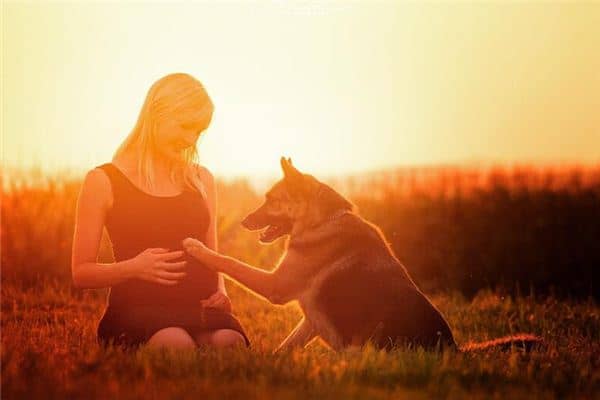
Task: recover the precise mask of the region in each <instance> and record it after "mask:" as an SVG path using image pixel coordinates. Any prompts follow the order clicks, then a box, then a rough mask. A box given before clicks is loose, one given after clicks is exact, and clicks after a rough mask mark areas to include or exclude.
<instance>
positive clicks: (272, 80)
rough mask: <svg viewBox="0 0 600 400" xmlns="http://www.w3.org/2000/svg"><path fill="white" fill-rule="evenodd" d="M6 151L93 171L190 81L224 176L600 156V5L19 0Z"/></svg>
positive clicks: (5, 84) (9, 63)
mask: <svg viewBox="0 0 600 400" xmlns="http://www.w3.org/2000/svg"><path fill="white" fill-rule="evenodd" d="M2 18H3V24H2V25H3V26H2V29H3V31H2V145H3V146H2V151H3V157H4V162H5V163H6V164H7V165H11V166H23V167H25V166H31V165H38V166H41V167H42V168H44V169H48V170H51V169H55V168H57V167H61V168H65V167H72V168H77V169H80V170H82V171H83V170H87V169H90V168H93V167H94V166H96V165H99V164H101V163H104V162H108V161H110V158H111V157H112V154H113V152H114V151H115V150H116V148H117V146H118V145H119V144H120V143H121V141H122V140H123V139H124V138H125V136H126V135H127V134H128V133H129V131H130V130H131V129H132V128H133V125H134V123H135V121H136V119H137V116H138V112H139V110H140V107H141V105H142V102H143V101H144V98H145V96H146V93H147V91H148V89H149V88H150V85H151V84H152V83H153V82H154V81H155V80H157V79H158V78H160V77H162V76H163V75H166V74H168V73H172V72H187V73H189V74H191V75H193V76H195V77H196V78H198V79H199V80H200V81H201V82H202V83H203V84H204V85H205V86H206V88H207V90H208V92H209V95H210V96H211V97H212V99H213V102H214V104H215V114H214V116H213V120H212V123H211V125H210V127H209V128H208V130H207V131H205V136H203V137H202V138H201V139H200V140H199V142H198V149H199V153H200V157H201V163H203V164H205V165H207V166H208V167H209V168H210V169H211V170H212V171H213V173H215V174H217V175H222V176H230V177H231V176H236V175H255V174H256V175H261V174H263V175H264V174H267V175H268V174H279V173H280V172H279V157H280V156H281V155H285V156H288V157H291V158H292V160H293V161H294V163H295V164H296V165H297V166H298V167H299V168H300V169H304V170H307V171H308V172H311V173H322V174H338V173H352V172H358V171H365V170H373V169H379V168H384V167H391V166H396V165H415V164H416V165H423V164H440V163H445V164H447V163H465V162H469V163H470V162H477V161H485V162H505V163H512V162H548V161H562V162H582V163H597V162H600V2H596V3H595V4H593V3H591V2H590V3H579V4H577V2H575V1H573V2H561V3H556V4H551V3H542V2H533V1H532V2H525V1H523V2H510V4H508V3H505V4H503V3H502V2H489V1H480V2H477V3H471V4H469V3H464V2H462V3H457V2H442V3H437V4H434V3H429V4H423V3H420V2H414V3H406V2H404V3H403V2H392V1H389V2H380V3H374V2H370V1H363V2H358V3H348V2H329V3H325V2H316V1H303V2H298V3H288V2H283V1H277V0H272V1H260V2H252V3H251V2H241V3H233V2H228V3H218V4H217V3H216V2H212V3H211V2H203V3H192V2H181V3H176V4H173V3H169V2H164V3H153V4H151V3H141V2H135V3H134V2H130V3H127V2H114V3H112V2H111V3H108V2H105V3H95V4H93V3H89V2H83V1H82V2H65V3H50V2H27V3H26V2H9V1H4V2H3V5H2Z"/></svg>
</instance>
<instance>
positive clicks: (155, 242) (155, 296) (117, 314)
mask: <svg viewBox="0 0 600 400" xmlns="http://www.w3.org/2000/svg"><path fill="white" fill-rule="evenodd" d="M97 168H101V169H102V170H104V172H105V173H106V174H107V175H108V177H109V179H110V182H111V187H112V192H113V206H112V208H111V209H110V210H109V211H108V214H107V215H106V221H105V225H106V229H107V232H108V235H109V238H110V241H111V243H112V246H113V254H114V256H115V261H122V260H126V259H129V258H132V257H135V256H136V255H138V254H139V253H140V252H142V251H144V250H145V249H147V248H151V247H162V248H167V249H169V251H175V250H183V246H182V240H183V239H185V238H186V237H193V238H196V239H198V240H201V241H205V239H206V234H207V230H208V224H209V211H208V207H207V204H206V202H205V200H204V198H203V197H202V195H201V194H200V193H199V192H195V191H191V190H185V191H183V192H182V193H181V194H179V195H177V196H154V195H151V194H149V193H146V192H144V191H142V190H141V189H139V188H138V187H137V186H135V185H134V184H133V182H131V181H130V180H129V178H128V177H127V176H125V175H124V174H123V172H121V170H120V169H118V168H117V167H116V166H115V165H113V164H112V163H106V164H102V165H100V166H98V167H97ZM184 259H185V260H187V261H188V263H187V265H186V272H187V275H186V276H185V277H184V278H183V279H182V280H180V281H179V283H178V284H177V285H174V286H167V285H162V284H159V283H154V282H149V281H145V280H141V279H129V280H127V281H124V282H122V283H120V284H117V285H114V286H112V287H111V288H110V289H109V292H108V296H107V305H106V309H105V311H104V315H103V316H102V319H101V320H100V321H99V323H98V326H97V339H98V343H99V344H101V345H106V344H108V343H111V342H112V343H114V344H117V345H121V346H123V347H125V348H137V347H138V346H139V345H141V344H143V343H146V342H147V341H148V339H150V337H151V336H152V335H153V334H154V333H156V332H157V331H159V330H160V329H162V328H166V327H181V328H183V329H185V330H186V331H188V333H190V335H191V336H192V337H195V334H196V333H198V332H201V331H204V330H215V329H233V330H236V331H238V332H240V333H241V334H242V335H243V336H244V339H245V341H246V346H249V345H250V341H249V340H248V337H247V336H246V333H245V332H244V329H243V327H242V326H241V324H240V323H239V321H238V320H237V319H236V317H235V316H233V315H232V314H231V313H228V312H225V311H222V310H220V309H216V308H212V307H206V308H204V307H202V305H201V302H200V301H201V300H202V299H206V298H208V297H210V296H211V295H212V294H214V293H215V292H216V291H217V288H218V286H217V285H218V275H217V273H216V272H214V271H212V270H211V269H209V268H207V267H206V266H205V265H203V264H202V263H201V262H200V261H199V260H197V259H195V258H194V257H192V256H190V255H189V254H187V253H184V255H183V256H182V257H181V258H178V259H172V260H169V261H168V262H177V261H182V260H184Z"/></svg>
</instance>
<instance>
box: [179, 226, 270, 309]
mask: <svg viewBox="0 0 600 400" xmlns="http://www.w3.org/2000/svg"><path fill="white" fill-rule="evenodd" d="M183 246H184V248H185V250H186V251H187V252H188V253H189V254H191V255H192V256H194V257H195V258H197V259H198V260H200V261H202V262H203V263H205V264H206V265H207V266H208V267H209V268H211V269H213V270H215V271H217V272H223V273H225V274H226V275H228V276H229V277H230V278H232V279H234V280H235V281H237V282H239V283H241V284H242V285H244V286H245V287H247V288H248V289H250V290H251V291H253V292H254V293H256V294H258V295H260V296H262V297H264V298H266V299H267V300H269V301H270V302H273V301H274V300H276V293H275V287H276V285H275V280H276V276H275V273H274V272H270V271H265V270H262V269H259V268H255V267H253V266H252V265H249V264H246V263H245V262H243V261H240V260H238V259H236V258H234V257H230V256H226V255H223V254H220V253H218V252H216V251H213V250H210V249H207V248H206V247H205V246H204V245H203V244H202V243H201V242H200V241H198V240H196V239H193V238H187V239H185V240H184V241H183Z"/></svg>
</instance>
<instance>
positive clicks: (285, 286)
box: [183, 157, 538, 351]
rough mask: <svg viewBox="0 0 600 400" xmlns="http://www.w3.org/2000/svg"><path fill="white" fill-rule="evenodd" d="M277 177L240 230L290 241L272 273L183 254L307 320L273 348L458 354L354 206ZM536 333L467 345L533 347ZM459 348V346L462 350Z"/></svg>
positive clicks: (203, 252)
mask: <svg viewBox="0 0 600 400" xmlns="http://www.w3.org/2000/svg"><path fill="white" fill-rule="evenodd" d="M281 168H282V169H283V173H284V178H283V179H281V180H280V181H278V182H277V183H275V185H274V186H273V187H271V189H269V190H268V191H267V193H266V201H265V202H264V204H263V205H261V206H260V207H259V208H258V209H256V210H255V211H254V212H252V213H251V214H249V215H248V216H247V217H246V218H245V219H244V220H243V221H242V225H243V226H244V227H245V228H247V229H249V230H262V229H264V228H266V229H264V230H263V231H262V232H261V234H260V242H262V243H265V244H266V243H270V242H273V241H274V240H275V239H277V238H279V237H281V236H284V235H289V237H288V238H286V239H288V240H287V242H286V244H285V249H286V250H285V253H284V254H283V256H282V257H281V259H280V261H279V263H278V265H277V267H276V268H275V269H274V270H273V271H271V272H269V271H264V270H261V269H258V268H254V267H252V266H250V265H248V264H245V263H243V262H241V261H239V260H237V259H234V258H232V257H228V256H224V255H221V254H219V253H217V252H214V251H212V250H211V249H208V248H207V247H206V246H204V245H203V244H202V242H200V241H198V240H195V239H193V238H186V239H185V240H184V241H183V247H184V248H185V249H186V251H187V252H189V253H190V254H191V255H193V256H194V257H196V258H198V259H199V260H200V261H203V262H204V263H205V264H206V265H207V266H208V267H210V268H213V269H215V270H216V271H218V272H223V273H225V274H227V275H228V276H229V277H231V278H233V279H234V280H236V281H237V282H239V283H240V284H242V285H243V286H245V287H246V288H248V289H250V290H251V291H253V292H254V293H256V294H258V295H260V296H262V297H264V298H266V299H267V300H269V301H270V302H271V303H274V304H285V303H288V302H290V301H293V300H296V301H298V303H299V305H300V307H301V309H302V311H303V314H304V317H303V318H302V320H301V321H300V323H299V324H298V325H297V326H296V327H295V328H294V330H293V331H292V332H291V333H290V334H289V335H288V336H287V337H286V338H285V340H284V341H283V342H282V343H281V344H280V345H279V347H278V348H277V349H276V351H278V350H283V349H289V348H291V347H295V346H301V347H303V346H305V345H306V344H308V342H310V341H311V340H312V339H313V338H315V337H317V336H319V337H320V338H321V339H322V340H323V341H324V342H325V343H326V344H328V345H329V346H330V347H331V348H333V349H335V350H341V349H343V348H345V347H348V346H362V345H364V344H366V343H367V342H371V343H372V344H373V345H375V346H376V347H377V348H384V349H391V348H393V347H394V346H397V345H400V344H405V345H406V344H408V345H410V346H413V347H416V346H422V347H425V348H428V349H434V348H437V349H441V348H443V347H454V348H456V347H457V346H456V342H455V341H454V337H453V335H452V330H451V329H450V326H449V325H448V322H447V321H446V319H445V318H444V316H443V315H442V313H441V312H440V311H439V310H438V309H437V308H436V307H435V306H434V305H433V304H432V303H431V302H430V301H429V299H428V298H427V296H425V295H424V294H423V292H421V290H419V288H418V287H417V285H416V284H415V282H414V281H413V280H412V279H411V277H410V276H409V274H408V272H407V270H406V268H405V267H404V266H403V265H402V263H401V262H400V261H399V260H398V259H397V258H396V256H395V255H394V253H393V251H392V249H391V247H390V246H389V244H388V242H387V241H386V239H385V237H384V235H383V233H382V231H381V230H380V229H379V228H378V227H377V226H376V225H374V224H373V223H371V222H368V221H367V220H365V219H363V218H362V217H360V216H359V215H358V213H357V209H356V206H355V205H354V204H352V203H351V202H350V201H348V200H346V199H345V198H344V197H343V196H341V195H340V194H339V193H337V192H336V191H335V190H333V189H332V188H331V187H330V186H328V185H326V184H324V183H322V182H320V181H319V180H317V179H316V178H314V177H313V176H312V175H309V174H305V173H301V172H300V171H299V170H297V169H296V168H295V167H294V166H293V165H292V162H291V160H290V159H286V158H284V157H281ZM537 341H538V338H536V337H534V336H533V335H520V336H510V337H506V338H501V339H497V340H495V341H489V342H484V343H480V344H475V345H472V346H471V347H470V348H471V349H475V348H485V347H489V346H492V345H504V346H507V345H511V344H531V343H534V342H537ZM463 349H464V348H463Z"/></svg>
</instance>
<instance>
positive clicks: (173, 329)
mask: <svg viewBox="0 0 600 400" xmlns="http://www.w3.org/2000/svg"><path fill="white" fill-rule="evenodd" d="M148 345H149V346H151V347H160V346H168V347H176V348H193V347H196V342H195V341H194V339H193V338H192V337H191V336H190V335H189V333H187V331H186V330H185V329H183V328H180V327H177V326H170V327H168V328H163V329H161V330H159V331H157V332H156V333H154V335H152V337H150V339H149V340H148Z"/></svg>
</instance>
